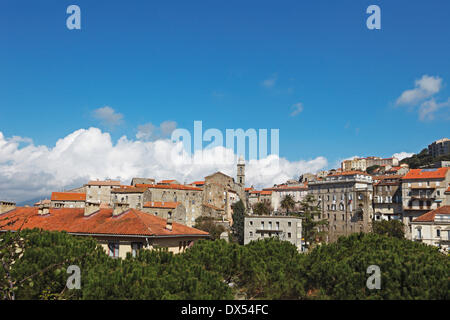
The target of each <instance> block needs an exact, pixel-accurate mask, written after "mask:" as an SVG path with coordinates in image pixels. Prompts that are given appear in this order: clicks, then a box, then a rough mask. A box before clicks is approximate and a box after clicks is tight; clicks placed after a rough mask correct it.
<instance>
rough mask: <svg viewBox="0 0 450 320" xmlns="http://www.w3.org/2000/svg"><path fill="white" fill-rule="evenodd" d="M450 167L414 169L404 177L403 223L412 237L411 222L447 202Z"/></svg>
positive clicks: (407, 234)
mask: <svg viewBox="0 0 450 320" xmlns="http://www.w3.org/2000/svg"><path fill="white" fill-rule="evenodd" d="M449 183H450V168H434V169H412V170H410V171H409V172H408V173H407V174H406V175H405V176H404V177H403V178H402V201H403V223H404V224H405V225H406V226H407V230H406V231H407V232H406V236H407V238H409V239H411V232H412V227H411V222H412V221H413V219H414V218H418V217H419V216H421V215H423V214H425V213H426V212H428V211H431V210H434V209H437V208H439V207H441V206H443V205H445V203H446V202H447V200H448V199H447V197H448V195H446V194H445V192H446V189H447V188H448V185H449Z"/></svg>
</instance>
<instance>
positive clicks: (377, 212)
mask: <svg viewBox="0 0 450 320" xmlns="http://www.w3.org/2000/svg"><path fill="white" fill-rule="evenodd" d="M374 179H377V177H374ZM378 179H379V181H377V182H376V183H375V184H374V186H373V193H374V196H373V211H374V220H375V221H379V220H393V219H395V220H401V219H402V214H403V208H402V183H401V176H397V175H391V176H389V175H388V176H383V177H381V178H378Z"/></svg>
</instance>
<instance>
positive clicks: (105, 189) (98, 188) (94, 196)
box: [84, 180, 120, 204]
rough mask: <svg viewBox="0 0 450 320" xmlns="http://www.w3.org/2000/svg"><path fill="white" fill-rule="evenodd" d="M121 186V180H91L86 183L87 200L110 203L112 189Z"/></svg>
mask: <svg viewBox="0 0 450 320" xmlns="http://www.w3.org/2000/svg"><path fill="white" fill-rule="evenodd" d="M117 187H120V181H113V180H105V181H98V180H97V181H95V180H94V181H89V182H88V183H87V184H86V185H84V188H85V191H86V200H88V201H93V202H100V203H105V204H110V201H111V190H112V189H113V188H117Z"/></svg>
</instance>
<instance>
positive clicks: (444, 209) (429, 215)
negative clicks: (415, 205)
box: [413, 206, 450, 222]
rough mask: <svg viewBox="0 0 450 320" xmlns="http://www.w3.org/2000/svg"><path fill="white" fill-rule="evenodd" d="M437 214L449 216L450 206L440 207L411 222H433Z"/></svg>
mask: <svg viewBox="0 0 450 320" xmlns="http://www.w3.org/2000/svg"><path fill="white" fill-rule="evenodd" d="M437 214H450V206H442V207H439V208H437V209H434V210H433V211H429V212H427V213H425V214H423V215H421V216H420V217H418V218H416V219H414V220H413V222H433V221H434V218H435V217H436V215H437Z"/></svg>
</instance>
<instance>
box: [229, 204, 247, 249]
mask: <svg viewBox="0 0 450 320" xmlns="http://www.w3.org/2000/svg"><path fill="white" fill-rule="evenodd" d="M232 209H233V215H232V219H233V225H232V226H231V231H232V232H233V235H234V236H235V238H236V239H237V241H238V243H239V244H244V220H245V206H244V203H243V202H242V200H239V201H238V202H236V203H234V204H233V206H232Z"/></svg>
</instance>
